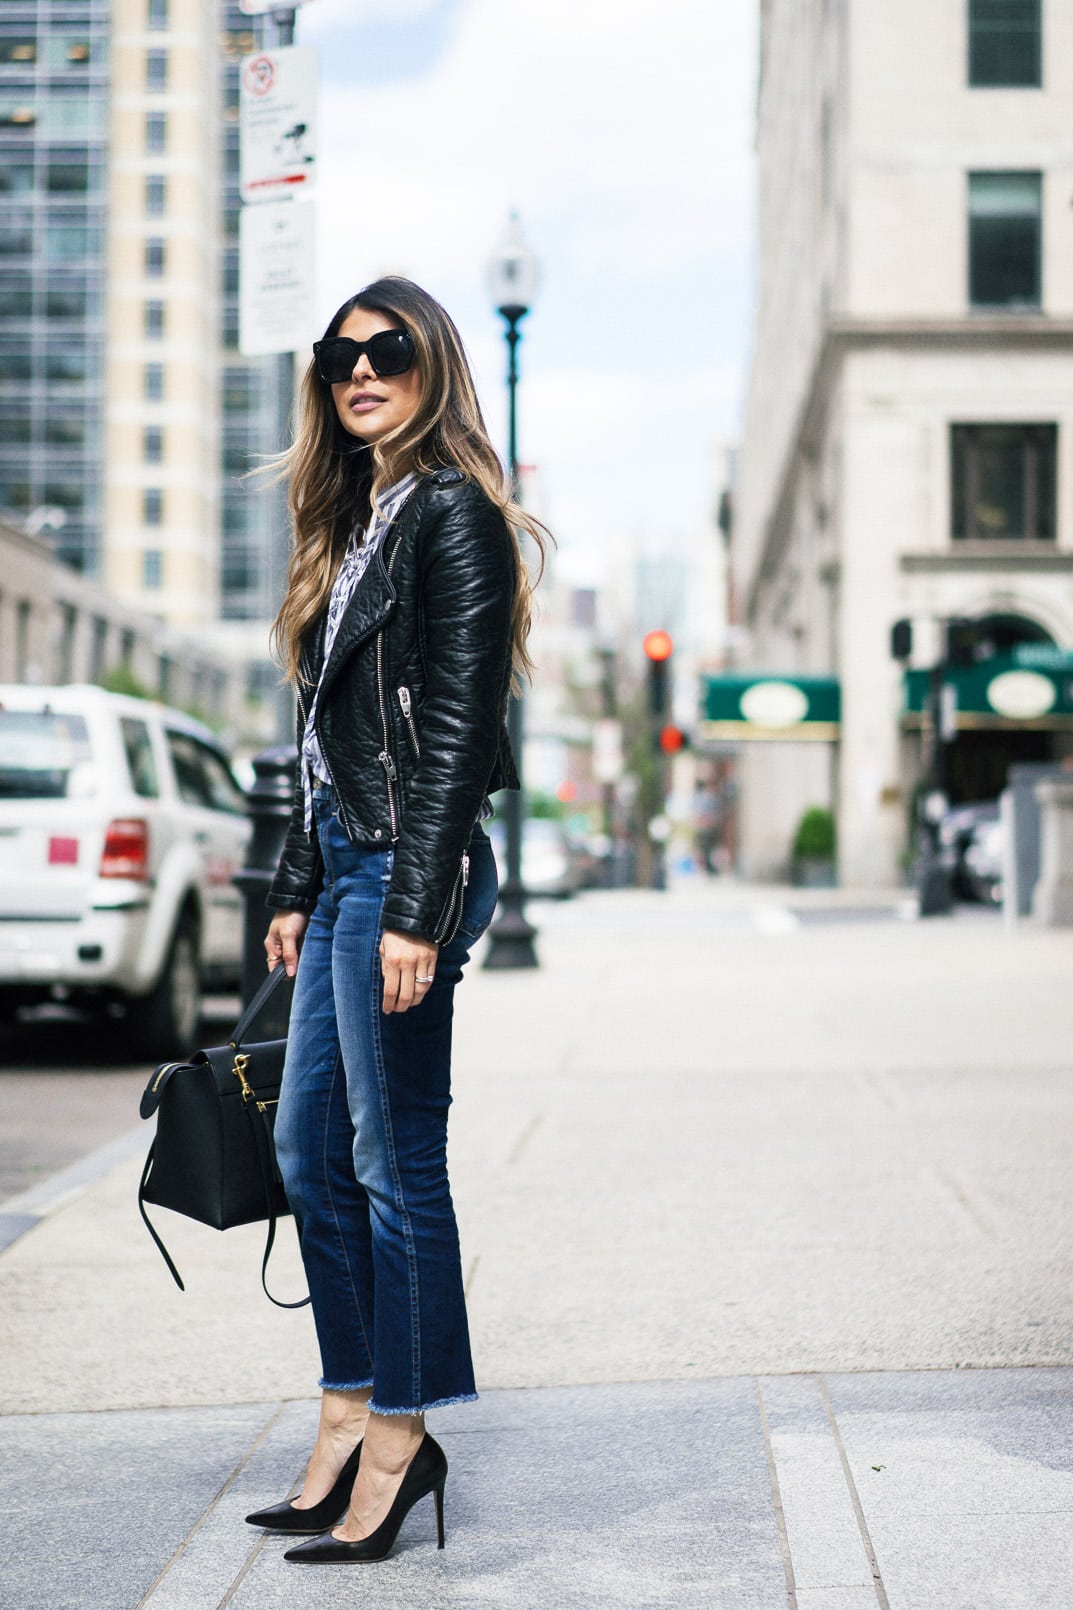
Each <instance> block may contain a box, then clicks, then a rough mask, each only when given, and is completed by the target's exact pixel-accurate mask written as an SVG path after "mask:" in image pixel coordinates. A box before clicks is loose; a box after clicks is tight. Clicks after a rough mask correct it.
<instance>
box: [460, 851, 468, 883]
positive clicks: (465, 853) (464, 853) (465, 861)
mask: <svg viewBox="0 0 1073 1610" xmlns="http://www.w3.org/2000/svg"><path fill="white" fill-rule="evenodd" d="M468 882H469V851H468V850H463V851H462V887H463V889H464V888H465V887H466V884H467V883H468Z"/></svg>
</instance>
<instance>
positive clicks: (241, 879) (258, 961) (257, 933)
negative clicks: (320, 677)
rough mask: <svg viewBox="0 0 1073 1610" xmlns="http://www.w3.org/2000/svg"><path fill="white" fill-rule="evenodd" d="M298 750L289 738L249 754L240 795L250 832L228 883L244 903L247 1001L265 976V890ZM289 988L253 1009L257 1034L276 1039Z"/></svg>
mask: <svg viewBox="0 0 1073 1610" xmlns="http://www.w3.org/2000/svg"><path fill="white" fill-rule="evenodd" d="M297 759H298V752H297V750H296V749H295V747H294V745H293V744H290V745H286V744H280V745H278V746H277V747H275V748H272V749H263V750H262V751H261V753H260V754H259V755H255V756H254V758H253V769H254V773H255V777H256V780H255V782H254V784H253V787H252V788H251V789H250V790H249V792H248V793H247V795H246V814H247V816H248V817H249V818H250V820H251V821H252V823H253V833H252V835H251V838H250V843H249V847H248V849H247V851H246V865H245V866H244V867H243V868H242V870H241V871H240V872H236V873H235V875H234V878H233V880H232V881H233V883H234V885H235V887H236V888H237V889H239V890H240V891H241V893H242V896H243V898H244V900H245V903H246V916H245V934H244V944H243V953H242V999H243V1002H246V1001H249V1000H250V999H251V998H252V997H253V995H254V993H255V992H256V990H257V988H258V986H259V985H260V984H261V983H262V982H263V980H264V976H265V944H264V941H265V934H266V933H267V932H268V924H269V922H270V920H271V915H272V914H271V912H270V911H269V909H268V907H267V906H266V905H265V895H266V894H267V893H268V889H269V885H270V884H271V882H272V879H273V878H274V877H275V874H276V867H277V866H278V865H279V858H280V852H281V851H282V849H283V841H284V839H285V838H286V836H287V823H288V822H289V821H290V815H291V804H292V801H293V799H294V770H295V765H296V762H297ZM290 994H291V992H290V989H289V987H284V988H283V990H282V991H280V990H277V991H276V992H275V994H274V995H273V997H272V999H271V1000H270V1001H269V1002H268V1004H267V1006H266V1007H265V1008H264V1010H263V1011H262V1012H261V1013H260V1014H259V1023H258V1027H257V1033H258V1038H260V1039H264V1040H272V1039H279V1038H281V1037H282V1036H283V1035H285V1034H286V1032H287V1019H288V1016H289V1014H290Z"/></svg>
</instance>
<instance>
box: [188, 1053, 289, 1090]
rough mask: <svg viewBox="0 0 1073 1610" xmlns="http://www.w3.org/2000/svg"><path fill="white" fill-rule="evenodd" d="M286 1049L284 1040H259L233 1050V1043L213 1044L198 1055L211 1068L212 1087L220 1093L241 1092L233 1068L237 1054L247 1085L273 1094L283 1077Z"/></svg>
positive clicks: (240, 1081) (239, 1081) (238, 1079)
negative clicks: (214, 1086) (238, 1049)
mask: <svg viewBox="0 0 1073 1610" xmlns="http://www.w3.org/2000/svg"><path fill="white" fill-rule="evenodd" d="M286 1052H287V1042H286V1040H261V1041H259V1042H256V1043H255V1044H252V1045H251V1044H249V1043H247V1044H246V1045H244V1046H243V1047H242V1049H241V1050H240V1051H236V1049H235V1047H234V1046H233V1045H215V1046H213V1047H212V1049H211V1050H208V1051H203V1052H202V1053H201V1055H202V1056H203V1057H204V1059H205V1061H206V1062H207V1063H208V1064H209V1067H210V1068H211V1069H212V1072H213V1077H214V1079H215V1080H216V1088H217V1089H218V1090H219V1091H220V1093H221V1094H227V1093H229V1092H231V1091H234V1092H236V1093H241V1090H242V1080H241V1079H240V1078H239V1077H238V1074H237V1073H236V1072H235V1063H236V1061H238V1060H239V1059H240V1058H241V1059H242V1060H241V1067H242V1077H243V1078H244V1079H245V1080H246V1083H247V1084H248V1085H249V1086H250V1087H251V1089H253V1090H255V1091H258V1092H260V1091H262V1090H267V1091H268V1092H269V1093H270V1094H271V1095H273V1096H275V1095H276V1093H277V1091H278V1090H279V1082H280V1079H281V1078H282V1077H283V1058H284V1056H285V1055H286Z"/></svg>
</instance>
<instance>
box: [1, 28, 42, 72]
mask: <svg viewBox="0 0 1073 1610" xmlns="http://www.w3.org/2000/svg"><path fill="white" fill-rule="evenodd" d="M36 60H37V40H36V39H35V38H33V37H32V35H30V34H21V35H19V34H16V35H14V36H13V37H12V36H9V37H8V38H6V39H0V67H29V66H32V64H33V63H34V62H35V61H36Z"/></svg>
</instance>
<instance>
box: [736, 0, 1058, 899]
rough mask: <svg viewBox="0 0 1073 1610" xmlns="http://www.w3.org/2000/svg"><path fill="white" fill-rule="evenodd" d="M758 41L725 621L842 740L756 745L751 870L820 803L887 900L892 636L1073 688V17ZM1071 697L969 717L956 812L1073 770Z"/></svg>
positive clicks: (898, 755) (878, 28) (1023, 13)
mask: <svg viewBox="0 0 1073 1610" xmlns="http://www.w3.org/2000/svg"><path fill="white" fill-rule="evenodd" d="M761 35H762V37H761V75H760V93H759V109H758V137H757V144H758V159H759V222H758V271H759V283H758V296H757V314H756V335H755V343H754V359H753V366H752V373H751V378H750V386H749V394H748V402H747V411H746V421H745V432H744V441H743V449H742V454H741V460H740V468H739V476H738V485H737V492H736V507H735V523H734V531H733V539H732V544H731V562H732V567H733V581H734V593H735V596H736V598H737V600H738V605H739V610H740V615H741V625H742V626H743V628H744V629H745V630H744V634H743V635H744V636H745V639H746V641H747V644H748V651H747V657H748V662H749V664H750V665H751V666H753V667H755V668H757V669H758V670H762V671H764V672H766V673H771V674H783V675H786V676H792V675H793V674H795V673H796V674H798V675H822V674H825V673H826V674H830V675H833V676H835V677H837V679H838V681H839V683H840V686H841V702H842V716H841V729H840V735H839V737H838V739H837V740H836V741H835V742H833V743H823V744H816V743H811V744H806V743H799V742H795V741H794V740H793V738H792V735H790V734H789V733H787V734H783V735H779V734H776V735H775V738H774V741H771V739H770V738H769V741H767V742H764V743H745V744H742V746H741V751H740V775H741V793H742V801H741V802H742V819H741V833H742V860H743V864H744V866H745V869H746V870H747V871H750V872H753V873H757V874H760V875H764V874H772V873H777V872H779V871H781V870H782V869H783V868H784V866H785V864H786V860H787V856H788V849H789V844H790V841H791V838H792V835H793V828H794V824H795V822H796V820H797V818H798V817H799V815H800V813H801V811H802V810H803V809H804V808H805V807H806V806H808V805H810V804H814V803H816V804H830V805H832V806H833V807H834V809H835V811H836V815H837V820H838V830H839V846H840V849H839V861H840V875H841V878H842V880H843V881H844V882H890V881H894V880H896V879H897V878H898V876H899V869H900V864H901V863H902V861H903V860H904V854H905V849H906V844H907V838H908V822H909V816H910V809H911V804H912V799H913V795H914V791H915V790H916V788H917V786H918V784H919V783H920V781H921V778H922V775H923V772H924V769H925V766H926V764H927V760H928V754H927V751H928V742H927V736H928V735H927V733H926V732H924V733H922V731H921V720H920V716H919V712H917V713H916V714H915V715H914V712H913V710H912V708H911V707H910V706H911V700H909V699H908V698H907V683H906V677H905V674H904V668H903V666H902V665H901V664H900V663H898V662H897V661H895V660H894V659H893V658H892V656H891V643H890V634H891V627H892V625H893V623H894V622H895V621H897V620H909V621H911V622H912V623H913V627H914V633H913V654H914V660H913V662H911V663H915V664H917V665H920V666H927V665H931V664H932V663H934V661H935V659H936V657H937V656H940V655H942V654H943V653H944V652H945V651H944V649H943V644H944V642H945V640H946V635H947V633H946V623H948V622H949V621H951V620H954V621H956V622H959V623H961V624H960V625H959V626H958V627H957V631H958V632H959V634H960V637H959V644H960V649H959V652H960V654H961V656H962V657H963V658H967V659H968V660H969V661H971V662H972V663H973V664H974V665H975V666H976V667H979V666H980V665H981V664H987V663H990V662H991V661H993V662H994V666H995V669H996V673H997V672H998V671H1000V670H1001V669H1003V668H1007V669H1008V668H1009V667H1010V666H1012V665H1014V664H1015V663H1017V656H1018V655H1024V656H1025V658H1026V663H1027V662H1028V660H1030V659H1031V656H1032V655H1035V657H1036V661H1037V662H1038V663H1039V664H1040V665H1042V666H1044V667H1045V668H1049V669H1048V671H1047V674H1048V676H1052V677H1057V676H1060V675H1062V674H1064V671H1068V674H1069V677H1070V678H1071V681H1070V687H1071V688H1073V658H1070V654H1071V651H1073V383H1071V382H1073V210H1071V207H1070V198H1071V197H1073V132H1071V131H1073V0H940V3H938V4H936V3H935V0H901V3H900V4H899V5H897V6H891V5H890V4H889V3H887V0H763V5H762V29H761ZM956 681H957V675H956V672H951V683H952V685H956ZM1059 691H1060V690H1059V689H1058V686H1057V684H1056V691H1055V697H1054V699H1053V700H1052V706H1053V708H1052V709H1051V710H1050V711H1046V710H1043V711H1040V710H1035V713H1031V712H1025V711H1023V710H1022V711H1021V712H1020V713H1018V712H1017V711H1013V712H1012V713H1011V711H1010V710H1009V709H1007V710H1006V711H1005V712H1003V711H1002V710H999V709H992V708H991V707H990V706H987V707H986V708H983V709H980V710H970V709H961V710H959V711H958V713H957V716H956V729H955V728H954V727H952V728H951V742H950V743H949V744H947V745H945V746H944V753H943V760H944V774H945V780H946V785H947V789H948V793H949V796H950V798H951V799H952V800H955V801H957V800H968V799H973V798H986V797H994V795H996V794H997V793H998V791H999V790H1000V788H1001V787H1002V784H1003V780H1004V775H1005V770H1006V767H1007V766H1008V765H1009V764H1010V763H1012V762H1014V761H1017V760H1031V759H1057V758H1061V757H1062V756H1063V755H1065V754H1067V753H1070V752H1073V730H1071V728H1073V718H1071V717H1070V716H1069V715H1068V714H1066V715H1062V714H1061V713H1060V708H1061V705H1062V699H1061V698H1059V696H1058V694H1059ZM1067 691H1068V690H1067ZM1063 697H1064V695H1063ZM1044 702H1045V701H1044ZM951 719H952V720H953V719H954V718H951ZM925 725H926V724H925ZM955 731H956V735H955Z"/></svg>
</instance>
